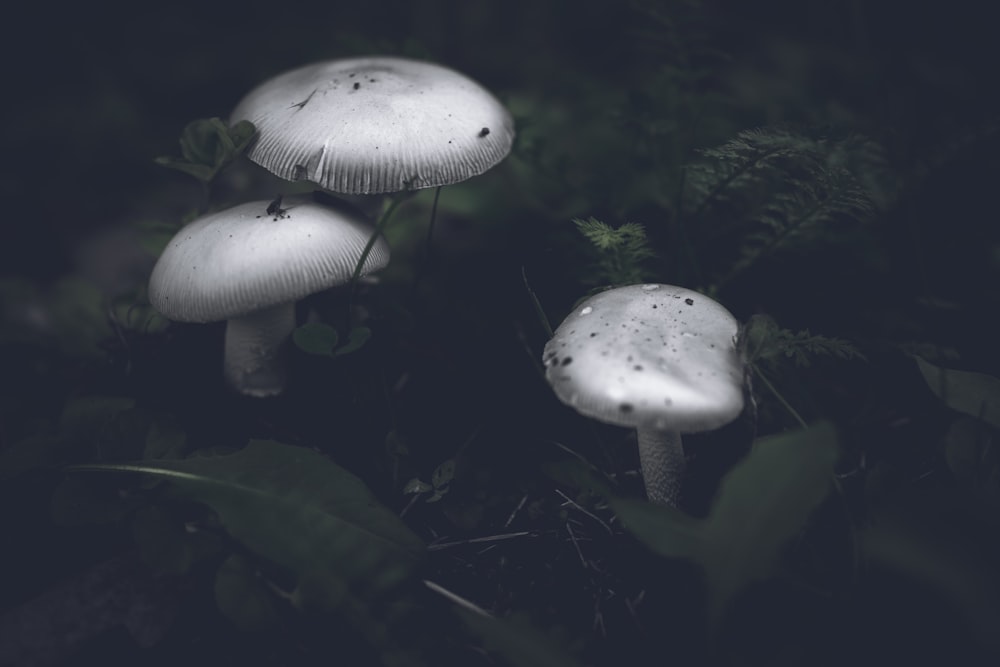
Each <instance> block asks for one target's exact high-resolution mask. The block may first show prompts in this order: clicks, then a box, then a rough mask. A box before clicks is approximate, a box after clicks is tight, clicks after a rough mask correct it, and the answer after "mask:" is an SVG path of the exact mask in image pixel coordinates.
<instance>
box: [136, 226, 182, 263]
mask: <svg viewBox="0 0 1000 667" xmlns="http://www.w3.org/2000/svg"><path fill="white" fill-rule="evenodd" d="M135 228H136V230H137V231H138V232H139V245H140V246H142V249H143V250H145V251H146V252H148V253H149V254H150V255H151V256H153V257H159V256H160V255H161V254H163V249H164V248H166V247H167V244H168V243H170V240H171V239H173V238H174V236H175V235H176V234H177V232H178V230H179V229H180V226H179V225H175V224H170V223H166V222H156V221H151V220H146V221H143V222H139V223H136V225H135Z"/></svg>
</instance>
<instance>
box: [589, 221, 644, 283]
mask: <svg viewBox="0 0 1000 667" xmlns="http://www.w3.org/2000/svg"><path fill="white" fill-rule="evenodd" d="M573 224H575V225H576V228H577V230H579V231H580V233H581V234H583V236H584V237H585V238H586V239H587V240H588V241H589V242H590V244H591V246H592V247H593V250H594V253H595V255H596V257H595V259H594V262H593V264H592V267H591V273H590V276H589V280H588V282H590V283H592V284H594V285H630V284H634V283H640V282H645V281H646V279H647V278H648V276H649V272H648V270H646V268H645V267H644V263H645V262H646V261H648V260H649V259H651V258H652V257H654V253H653V250H652V249H651V248H650V247H649V239H648V238H647V237H646V230H645V228H644V227H643V226H642V225H640V224H638V223H635V222H626V223H625V224H623V225H621V226H620V227H617V228H616V227H612V226H611V225H609V224H607V223H604V222H601V221H600V220H597V219H596V218H593V217H590V218H587V219H586V220H582V219H579V218H574V219H573Z"/></svg>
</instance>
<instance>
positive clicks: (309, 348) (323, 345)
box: [292, 322, 339, 356]
mask: <svg viewBox="0 0 1000 667" xmlns="http://www.w3.org/2000/svg"><path fill="white" fill-rule="evenodd" d="M338 338H339V337H338V336H337V330H336V329H334V328H333V327H331V326H330V325H329V324H323V323H321V322H310V323H308V324H303V325H302V326H300V327H299V328H297V329H296V330H295V331H293V332H292V340H293V341H294V342H295V345H296V346H297V347H298V348H299V349H300V350H302V351H303V352H306V353H308V354H317V355H320V356H330V355H332V354H333V348H335V347H336V346H337V340H338Z"/></svg>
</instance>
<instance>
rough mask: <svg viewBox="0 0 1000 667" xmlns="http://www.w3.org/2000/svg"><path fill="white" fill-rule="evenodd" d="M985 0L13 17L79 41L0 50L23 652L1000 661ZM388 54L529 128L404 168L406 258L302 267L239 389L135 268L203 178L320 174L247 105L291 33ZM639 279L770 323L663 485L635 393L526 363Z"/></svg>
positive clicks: (0, 334) (400, 6) (558, 2)
mask: <svg viewBox="0 0 1000 667" xmlns="http://www.w3.org/2000/svg"><path fill="white" fill-rule="evenodd" d="M36 4H37V3H36ZM32 7H35V5H32V4H31V3H29V4H27V5H24V7H22V9H25V8H26V9H27V10H28V11H32ZM40 7H42V6H41V5H37V7H36V8H35V10H36V11H40V12H44V11H47V10H44V9H38V8H40ZM961 9H962V8H961V7H952V6H941V7H927V8H925V7H916V6H914V7H913V8H911V10H912V11H907V12H905V15H902V23H901V22H900V21H901V19H900V16H901V15H900V14H899V13H898V12H894V11H892V10H893V7H891V6H890V3H878V2H874V3H865V2H853V3H815V2H814V3H797V4H796V3H788V2H785V3H781V4H780V6H779V5H777V4H775V3H770V4H769V3H763V4H761V3H708V2H702V1H699V0H648V1H647V0H634V1H630V2H627V3H608V2H601V3H597V2H570V1H569V0H554V1H553V2H537V0H509V2H506V3H487V2H479V1H478V0H468V1H463V2H458V1H457V0H454V1H453V0H427V1H426V2H421V3H412V2H410V3H407V2H397V1H393V2H389V3H388V4H385V3H355V4H354V5H351V6H346V5H343V3H326V4H318V5H315V6H310V8H309V11H308V12H306V14H308V20H306V21H302V20H297V21H296V20H289V16H290V15H291V14H294V13H296V10H295V8H293V7H279V8H277V9H276V8H275V7H273V6H270V7H268V8H267V9H266V10H265V9H264V8H263V5H262V6H261V7H260V8H255V7H253V6H243V7H241V8H240V10H239V11H232V10H231V8H230V9H225V8H221V6H220V7H219V8H213V6H211V5H210V4H206V3H201V4H200V5H199V7H198V9H197V11H196V12H188V11H186V10H184V8H182V7H179V6H177V5H176V4H164V5H157V6H156V8H155V10H154V11H152V13H148V12H147V13H146V14H143V18H140V16H139V15H138V14H136V16H135V17H133V18H135V19H136V20H137V21H138V23H137V24H136V26H135V27H136V29H135V30H129V31H121V30H120V29H119V27H120V26H119V23H120V22H119V23H116V22H110V21H107V20H106V17H104V16H103V15H101V14H100V13H94V12H88V11H86V8H84V9H82V10H80V12H78V15H76V16H72V15H71V16H68V17H67V16H65V15H60V16H61V17H62V18H70V19H72V20H63V21H51V20H48V18H49V17H44V19H45V20H37V21H21V22H19V23H18V26H19V27H20V28H25V27H26V29H27V30H28V31H29V32H30V30H31V28H32V26H43V28H44V31H45V35H44V39H42V40H41V41H39V40H37V39H34V38H32V39H30V40H27V41H26V42H25V44H28V45H29V46H25V48H23V49H18V53H19V54H20V55H21V56H23V54H25V53H33V52H34V51H33V50H32V49H33V48H35V45H37V43H44V44H46V55H48V56H52V57H53V58H54V57H55V56H57V55H59V51H60V50H63V49H65V50H66V51H67V52H68V56H69V57H68V58H65V59H63V60H62V62H70V63H71V64H70V67H71V69H72V70H73V71H72V76H64V77H63V79H62V80H60V82H59V84H58V85H53V84H52V78H51V76H48V74H49V73H46V74H45V75H44V76H36V73H35V72H32V71H28V70H25V69H24V68H23V67H21V68H20V69H18V68H17V67H15V68H14V69H13V70H12V76H13V78H12V79H11V80H10V81H9V82H8V83H9V86H8V88H9V89H10V91H12V94H16V95H15V97H16V98H17V100H20V103H14V104H10V105H7V107H6V109H7V113H8V114H10V115H11V118H10V119H8V122H7V123H5V124H4V125H3V127H5V128H7V129H8V133H7V136H6V139H7V140H8V141H7V143H8V144H9V145H10V150H9V151H8V152H9V153H10V155H11V156H12V161H11V163H10V164H11V169H10V170H9V172H10V173H9V175H8V176H7V177H6V178H5V179H3V180H2V182H0V189H2V195H3V200H4V202H5V203H6V204H7V207H6V212H7V215H8V218H10V220H9V222H10V225H9V226H10V227H11V229H16V230H17V235H16V236H15V237H12V240H10V242H8V243H6V244H0V246H2V247H0V250H2V251H3V252H4V253H5V254H4V255H3V261H0V267H2V271H3V272H4V275H3V276H0V478H2V480H3V484H0V494H2V497H0V515H2V516H0V527H2V529H3V531H4V535H5V538H6V539H5V543H4V557H5V560H4V565H5V572H6V576H4V577H2V578H0V611H2V612H3V613H2V614H0V620H2V622H0V638H3V639H11V638H12V639H11V641H6V642H4V641H0V663H3V664H8V663H10V664H41V663H43V662H45V661H46V660H48V661H49V662H50V663H51V662H56V661H62V662H66V663H67V664H108V665H112V664H130V665H138V664H141V665H150V667H160V666H161V665H175V664H181V665H183V664H192V665H194V664H239V665H245V666H246V667H254V666H256V665H278V664H280V665H289V666H290V667H291V666H295V667H307V666H308V667H312V666H313V665H327V664H334V663H344V664H350V665H352V667H355V666H357V667H373V666H375V665H388V666H389V667H421V666H425V665H426V666H430V665H462V666H463V667H465V666H468V667H486V666H487V665H511V666H515V665H576V664H586V665H593V666H594V667H605V666H607V665H630V666H631V665H636V666H641V667H645V666H646V665H659V664H668V663H669V664H678V665H720V667H735V666H740V667H750V666H756V665H811V664H823V665H853V664H883V665H889V664H923V663H925V662H933V663H936V664H962V665H966V664H968V665H978V664H989V665H993V664H997V663H998V660H997V656H998V655H1000V644H998V641H997V633H996V628H997V627H998V619H1000V605H998V603H997V599H998V596H997V591H998V590H1000V588H998V586H1000V571H998V568H997V563H1000V538H998V535H1000V532H998V526H1000V518H998V517H1000V483H998V480H1000V454H998V451H1000V450H998V448H997V444H996V443H997V428H998V422H1000V419H998V417H997V413H996V403H997V400H996V399H997V397H996V393H997V392H996V389H997V387H996V384H997V381H996V378H997V377H998V374H1000V352H998V348H997V345H996V341H995V338H996V336H995V332H996V324H995V322H994V320H995V319H996V317H995V314H996V313H997V312H1000V298H998V295H997V291H996V290H995V289H994V286H995V285H997V284H998V282H1000V235H998V228H997V226H996V225H992V224H990V221H991V220H992V218H993V217H995V216H992V214H991V213H990V212H991V211H993V210H994V209H995V202H994V201H993V199H995V197H994V196H993V193H994V191H995V184H996V183H995V182H996V180H997V179H996V175H997V173H1000V172H998V168H1000V164H998V162H997V156H998V155H1000V144H998V140H1000V134H998V133H997V128H998V127H1000V125H998V123H997V118H998V117H1000V116H998V113H997V107H996V103H995V101H994V100H992V99H991V97H990V95H991V94H992V92H993V89H992V88H991V87H990V86H988V85H982V82H984V81H989V80H990V76H992V75H993V72H992V71H991V68H992V67H993V63H994V62H996V61H997V58H996V57H994V56H995V54H994V53H993V52H994V51H995V50H996V43H997V42H996V40H991V39H990V36H989V30H990V29H991V28H990V25H991V24H990V23H989V22H988V21H977V20H975V17H974V16H973V15H974V14H975V13H974V12H973V13H971V14H970V13H969V12H966V11H961ZM297 13H298V14H302V12H301V11H298V12H297ZM147 17H148V20H147ZM39 18H40V19H42V18H43V17H41V16H40V17H39ZM20 28H19V29H18V30H15V31H13V33H12V35H11V39H13V40H15V41H14V44H15V45H16V44H17V40H18V39H19V38H21V36H22V35H28V36H29V37H30V35H29V34H28V33H27V32H25V30H22V29H20ZM180 38H183V39H181V41H178V40H179V39H180ZM8 41H9V40H8ZM181 42H183V48H182V49H178V44H180V43H181ZM595 45H596V46H599V47H600V48H595ZM35 50H37V49H35ZM365 53H384V54H402V55H409V56H417V57H421V58H425V59H427V60H431V61H435V62H441V63H443V64H446V65H449V66H451V67H454V68H456V69H458V70H460V71H462V72H464V73H466V74H469V75H471V76H472V77H473V78H475V79H477V80H479V81H480V82H482V83H483V84H484V85H485V86H486V87H487V88H489V89H490V90H492V91H493V92H494V93H495V94H496V95H497V97H498V98H499V99H501V100H502V101H503V102H504V104H505V105H507V106H508V107H509V108H510V110H511V111H512V113H513V114H514V117H515V120H516V125H517V136H516V140H515V145H514V150H513V153H512V155H511V156H510V157H508V158H507V159H506V160H505V161H504V162H503V163H502V164H501V165H498V166H497V167H496V168H494V169H491V170H490V171H489V172H487V173H485V174H482V175H480V176H477V177H476V178H473V179H469V180H468V181H467V182H465V183H461V184H456V185H454V186H450V187H447V188H444V189H443V190H442V191H441V193H440V197H437V196H435V193H433V192H431V191H419V192H407V193H403V194H401V195H399V196H396V197H393V198H392V199H391V201H390V202H386V201H374V200H372V199H373V198H363V197H358V198H356V200H355V201H354V203H355V204H357V205H359V206H360V207H361V208H363V209H364V210H365V211H367V212H368V213H369V214H371V215H372V217H373V218H377V217H378V216H379V215H380V214H381V213H382V212H384V211H387V210H388V208H391V209H392V211H393V213H392V218H391V219H388V218H386V219H388V222H387V223H385V224H384V227H385V235H386V237H387V239H388V240H389V242H390V244H391V246H392V251H393V257H392V262H391V263H390V265H389V267H387V268H386V269H385V270H384V271H381V272H380V273H379V274H378V276H374V277H373V279H372V280H365V281H359V282H358V283H357V284H356V285H355V287H354V292H353V293H352V295H351V298H350V301H351V303H350V308H345V303H344V300H343V299H341V298H339V297H338V296H336V295H334V294H332V293H326V294H316V295H312V296H310V297H308V298H306V299H304V300H303V301H302V302H301V303H300V306H299V308H298V312H297V315H298V317H299V322H306V324H304V325H303V326H300V327H299V328H297V329H296V330H295V333H294V334H293V341H292V343H293V346H292V349H291V350H289V352H290V354H288V361H289V382H288V390H287V392H286V393H285V394H284V395H282V396H279V397H274V398H268V399H263V400H256V399H250V398H246V397H241V396H236V395H234V394H232V393H231V392H229V391H228V390H227V388H226V387H225V385H224V382H223V380H222V377H221V358H220V353H221V350H222V347H223V336H224V331H223V327H222V325H221V324H218V323H216V324H206V325H199V324H186V323H171V324H169V326H168V325H167V323H166V322H165V320H163V318H162V317H160V316H159V315H157V314H156V313H155V311H154V310H153V309H152V308H151V307H150V305H149V304H148V302H147V301H148V300H147V298H146V295H145V286H144V284H143V283H144V281H145V279H146V272H148V269H149V267H150V266H151V264H152V261H153V259H154V258H155V257H156V256H157V255H158V254H159V253H160V252H161V250H162V248H163V246H164V245H165V244H166V243H167V241H168V240H169V238H170V237H172V235H173V234H175V233H176V232H177V231H178V230H179V229H182V224H183V223H184V222H186V221H188V220H190V219H192V218H193V217H194V216H196V215H198V214H200V213H203V212H206V211H209V210H212V209H214V208H215V207H219V206H223V205H228V204H230V203H234V202H237V201H248V200H263V201H271V200H273V199H274V198H275V197H276V196H277V195H279V194H284V195H286V196H287V195H290V194H292V193H293V192H301V193H304V192H307V191H309V190H310V189H312V186H311V185H310V184H308V183H305V182H298V183H284V182H280V181H278V180H276V179H275V178H273V177H272V176H271V175H270V174H268V173H266V172H265V170H263V169H260V168H259V167H257V166H255V165H252V164H250V163H249V161H248V160H247V159H245V155H244V152H245V149H246V147H247V146H248V145H250V143H249V142H252V141H253V140H254V139H253V130H252V128H250V127H249V126H247V125H240V126H235V127H228V126H227V123H226V121H225V120H223V119H224V118H225V115H226V114H227V113H228V111H229V110H230V109H232V107H233V105H234V103H235V102H236V101H237V100H238V99H239V97H240V96H241V95H243V94H244V93H245V92H246V91H247V90H249V89H250V87H252V86H254V85H256V84H258V83H260V82H261V81H263V80H264V79H265V78H267V77H269V76H271V75H273V74H276V73H278V72H280V71H283V70H285V69H288V68H291V67H294V66H297V65H300V64H304V63H306V62H309V61H313V60H318V59H322V58H333V57H342V56H349V55H354V54H365ZM220 54H224V55H225V57H221V58H220ZM21 59H22V60H25V59H24V58H21ZM8 60H10V61H11V62H17V59H16V58H9V59H8ZM50 60H52V58H50ZM32 62H34V63H35V64H37V63H40V62H42V61H41V60H38V59H35V60H32V59H30V58H29V59H27V60H25V63H26V64H28V65H30V64H31V63H32ZM46 62H47V61H46ZM67 113H69V116H68V115H67ZM198 116H204V117H205V118H203V119H202V120H198V121H195V122H193V123H188V121H189V120H190V119H191V118H193V117H198ZM212 116H217V117H215V118H212ZM178 128H183V130H182V132H181V137H180V139H181V140H180V147H179V149H174V150H176V151H177V153H178V154H177V155H176V156H174V157H168V158H160V159H159V160H157V162H159V164H160V165H163V166H167V167H169V169H159V167H158V166H157V165H156V164H154V163H153V161H152V160H151V159H150V158H151V157H152V156H155V155H161V154H165V153H169V152H170V151H171V149H170V146H176V145H177V134H178V132H177V129H178ZM475 129H478V128H475ZM430 134H432V133H429V134H428V136H430ZM181 174H183V175H181ZM196 188H199V189H200V190H198V189H196ZM199 196H200V197H201V200H200V202H199V203H198V205H197V206H193V205H192V204H191V202H192V201H193V200H194V198H196V197H199ZM316 196H318V197H320V198H324V197H332V196H333V195H330V194H326V193H324V194H319V195H316ZM387 205H388V206H387ZM434 207H436V212H437V216H436V224H435V226H434V232H433V236H432V240H431V243H430V246H429V252H427V253H426V254H425V252H424V249H425V238H426V236H427V229H428V219H429V218H430V216H431V209H432V208H434ZM571 220H572V221H574V223H573V224H568V221H571ZM626 221H627V222H626ZM622 223H624V224H622ZM105 228H109V229H112V230H115V229H126V230H127V232H128V233H127V234H125V235H124V237H125V241H124V243H123V245H117V244H114V243H112V244H107V245H105V240H104V239H105V237H104V231H105ZM92 242H93V243H94V244H95V245H96V246H97V249H98V250H99V252H96V253H94V254H92V255H91V254H88V253H91V252H92V250H93V248H90V245H91V243H92ZM78 249H79V251H80V252H79V255H78ZM88 258H89V261H87V260H88ZM129 258H131V259H129ZM422 258H426V261H425V262H424V261H421V259H422ZM133 259H134V260H135V261H134V263H133V262H132V260H133ZM414 276H419V279H418V280H413V277H414ZM635 282H663V283H671V284H676V285H683V286H685V287H690V288H693V289H697V290H699V291H702V292H704V293H706V294H708V295H710V296H712V297H713V298H715V299H717V300H718V301H719V302H720V303H722V304H723V305H725V306H726V307H727V308H728V309H730V310H731V311H732V312H733V313H734V315H736V316H737V318H738V319H739V320H740V321H741V322H743V323H744V327H743V331H742V333H741V336H740V340H739V343H740V345H741V348H742V350H743V352H744V354H745V359H746V361H747V362H748V370H747V375H748V377H747V380H748V384H747V398H748V401H747V410H746V411H745V413H744V414H743V415H741V416H740V418H739V419H737V420H736V421H734V422H733V423H731V424H729V425H727V426H725V427H722V428H720V429H718V430H716V431H712V432H710V433H703V434H692V435H685V436H684V445H685V452H686V455H687V459H688V460H687V463H688V471H687V473H686V477H685V480H684V487H683V493H682V506H681V510H680V511H672V510H667V509H664V508H660V507H656V506H653V505H650V504H649V503H647V502H645V501H643V500H641V495H642V484H641V480H640V478H639V476H638V473H637V467H638V464H637V460H636V452H635V434H634V432H630V431H628V430H626V429H619V428H617V427H613V426H609V425H606V424H600V423H596V422H594V421H593V420H589V419H587V418H584V417H582V416H580V415H578V414H576V413H575V412H574V411H573V409H572V407H571V406H566V405H563V404H562V403H560V402H559V401H558V400H556V399H555V398H554V397H553V395H552V392H551V390H550V388H549V387H548V385H547V384H546V382H545V380H544V369H543V367H542V365H541V350H542V348H543V346H544V345H545V342H546V340H547V338H548V336H550V335H551V328H552V325H555V324H558V322H557V321H556V320H555V317H556V314H564V313H566V312H568V311H569V310H570V308H571V306H572V304H573V303H574V302H576V301H577V300H578V299H581V298H583V297H585V296H586V294H587V293H588V291H590V290H594V289H600V288H603V287H605V286H608V285H615V284H624V283H635ZM345 311H347V312H345ZM546 313H548V315H546ZM549 317H552V318H553V319H552V321H551V322H550V321H549ZM347 352H351V354H347ZM912 355H918V356H919V357H920V360H918V361H916V362H915V361H914V359H913V358H912ZM615 381H617V380H616V379H615V378H612V379H611V380H610V382H611V383H612V386H613V383H614V382H615ZM751 385H752V387H751ZM750 399H752V400H750ZM810 423H822V424H823V425H822V426H815V427H813V428H806V424H810ZM248 440H250V441H253V442H254V444H253V445H251V446H250V447H249V448H246V449H244V447H245V444H246V443H247V441H248ZM278 442H281V443H290V444H288V445H280V444H276V443H278ZM751 442H752V443H754V444H753V447H752V448H751V446H750V443H751ZM332 461H336V462H337V463H336V464H333V463H332ZM123 462H124V463H123ZM73 464H79V465H81V467H87V468H90V469H94V470H102V471H111V470H114V471H116V474H110V473H108V474H83V473H82V472H70V473H66V472H64V468H65V466H67V465H73ZM348 471H349V472H348ZM425 545H426V546H425ZM109 564H110V566H109ZM95 573H96V574H95ZM95 576H96V579H95ZM60 582H65V583H60ZM88 582H89V583H88ZM80 583H83V584H84V585H82V586H80V585H79V584H80ZM53 622H55V623H56V624H57V625H58V626H59V628H63V630H62V631H59V632H55V631H53V628H52V625H51V624H52V623H53ZM46 624H48V625H46ZM123 627H124V628H125V629H124V630H123V629H122V628H123ZM102 632H103V634H101V633H102ZM78 638H79V639H78ZM140 647H142V648H140ZM146 647H148V648H146ZM12 656H13V657H12Z"/></svg>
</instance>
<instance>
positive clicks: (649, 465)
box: [636, 428, 685, 507]
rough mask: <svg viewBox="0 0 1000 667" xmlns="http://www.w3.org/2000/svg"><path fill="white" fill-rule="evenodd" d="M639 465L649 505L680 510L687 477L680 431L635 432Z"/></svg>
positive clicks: (648, 430) (652, 430) (642, 429)
mask: <svg viewBox="0 0 1000 667" xmlns="http://www.w3.org/2000/svg"><path fill="white" fill-rule="evenodd" d="M636 434H637V435H638V440H639V465H640V467H641V468H642V481H643V482H644V483H645V485H646V497H647V498H649V501H650V502H653V503H658V504H660V505H668V506H670V507H677V500H678V498H679V497H680V492H681V478H682V476H683V474H684V465H685V464H684V446H683V444H682V443H681V434H680V433H679V432H677V431H669V430H658V429H651V428H640V429H636Z"/></svg>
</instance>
